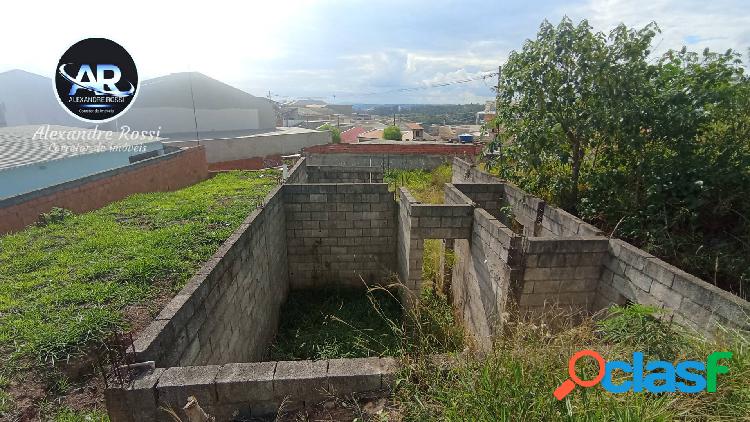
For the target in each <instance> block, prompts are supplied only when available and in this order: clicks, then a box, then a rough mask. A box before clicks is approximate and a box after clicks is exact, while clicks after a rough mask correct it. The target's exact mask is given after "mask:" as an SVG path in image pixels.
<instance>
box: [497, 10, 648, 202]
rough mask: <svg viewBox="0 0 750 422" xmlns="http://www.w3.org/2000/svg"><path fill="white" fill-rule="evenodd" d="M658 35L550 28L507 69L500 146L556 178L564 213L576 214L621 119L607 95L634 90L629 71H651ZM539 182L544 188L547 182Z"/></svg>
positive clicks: (565, 24) (584, 26)
mask: <svg viewBox="0 0 750 422" xmlns="http://www.w3.org/2000/svg"><path fill="white" fill-rule="evenodd" d="M657 31H658V28H657V27H656V25H655V24H650V25H648V26H646V27H645V28H643V29H642V30H640V31H631V30H627V28H625V26H623V25H621V26H619V27H617V28H616V29H615V30H614V31H612V33H611V34H610V36H609V37H607V36H606V35H604V34H603V33H601V32H594V31H593V30H592V28H591V26H590V25H589V24H588V22H587V21H586V20H583V21H581V22H580V23H579V24H578V25H574V24H573V22H571V20H570V19H568V18H567V17H566V18H564V19H563V20H562V21H561V22H560V24H559V25H557V26H553V25H552V24H550V23H549V22H547V21H544V22H543V23H542V25H541V27H540V29H539V33H538V34H537V38H536V39H535V40H529V41H526V43H524V46H523V49H522V50H521V51H514V52H512V53H511V54H510V56H509V58H508V60H507V62H506V63H505V65H503V66H502V68H501V71H500V81H499V86H498V88H499V90H498V104H497V110H498V111H497V123H498V124H499V125H500V126H501V127H502V128H503V131H502V133H501V137H500V141H501V142H503V143H513V144H517V145H519V146H521V148H520V149H516V150H515V153H516V156H515V159H516V160H518V161H520V162H521V163H522V164H523V165H524V166H527V167H530V168H532V169H534V170H535V171H537V172H538V171H539V170H542V169H544V168H547V169H548V170H550V171H553V172H554V173H556V177H555V178H554V183H556V186H555V187H554V189H555V190H556V191H557V192H558V194H556V195H555V196H556V198H555V199H556V200H557V202H558V203H560V204H561V205H562V206H563V207H565V208H567V209H569V210H573V211H575V210H576V209H577V207H578V201H579V190H580V186H579V183H580V174H581V166H582V165H583V163H584V158H585V155H586V153H587V151H590V150H592V149H596V148H597V147H598V146H599V144H601V143H602V142H603V139H605V136H603V135H604V134H603V133H602V132H601V130H602V129H603V128H605V127H606V126H608V125H609V124H610V123H609V122H611V121H613V120H614V121H618V119H619V117H620V116H619V115H617V114H619V111H618V110H616V108H615V107H611V104H607V103H606V98H607V97H608V94H609V93H610V92H611V91H612V90H624V89H628V88H629V87H631V86H633V84H632V83H628V84H627V85H626V86H625V87H622V86H620V80H621V79H626V77H625V76H626V75H625V73H626V72H627V71H628V70H629V69H631V68H637V67H643V66H644V65H645V58H646V56H647V55H648V50H647V48H648V45H649V44H650V41H651V39H652V38H653V37H654V35H655V34H656V32H657ZM613 112H615V114H613ZM543 172H544V171H543ZM540 176H541V177H540V180H539V181H538V182H540V183H544V179H548V176H544V175H541V174H540Z"/></svg>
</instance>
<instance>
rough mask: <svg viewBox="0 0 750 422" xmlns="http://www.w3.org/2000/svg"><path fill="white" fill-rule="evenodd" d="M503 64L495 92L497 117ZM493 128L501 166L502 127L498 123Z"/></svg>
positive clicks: (498, 72)
mask: <svg viewBox="0 0 750 422" xmlns="http://www.w3.org/2000/svg"><path fill="white" fill-rule="evenodd" d="M502 70H503V66H502V65H499V66H498V67H497V92H496V93H495V118H497V112H498V110H497V106H498V103H499V102H500V72H502ZM492 128H493V130H494V131H495V133H494V137H495V145H496V147H497V150H498V153H499V154H500V157H499V158H500V167H501V168H502V166H503V146H502V144H501V142H500V128H499V127H498V125H497V123H494V122H493V124H492Z"/></svg>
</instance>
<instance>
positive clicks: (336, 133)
mask: <svg viewBox="0 0 750 422" xmlns="http://www.w3.org/2000/svg"><path fill="white" fill-rule="evenodd" d="M318 130H327V131H329V132H331V141H332V142H333V143H334V144H340V143H341V129H339V128H337V127H336V126H333V125H332V124H330V123H326V124H324V125H323V126H321V127H319V128H318Z"/></svg>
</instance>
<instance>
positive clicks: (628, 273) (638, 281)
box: [625, 266, 654, 292]
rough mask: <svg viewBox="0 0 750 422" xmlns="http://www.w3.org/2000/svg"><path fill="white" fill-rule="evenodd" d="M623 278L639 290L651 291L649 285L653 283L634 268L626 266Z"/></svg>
mask: <svg viewBox="0 0 750 422" xmlns="http://www.w3.org/2000/svg"><path fill="white" fill-rule="evenodd" d="M625 277H627V279H628V280H630V282H631V283H633V284H635V285H636V286H638V288H639V289H641V290H643V291H645V292H649V291H651V284H652V283H653V282H654V280H652V279H651V278H650V277H648V276H647V275H646V274H644V273H643V272H642V271H640V270H638V269H636V268H635V267H630V266H628V267H627V268H626V269H625Z"/></svg>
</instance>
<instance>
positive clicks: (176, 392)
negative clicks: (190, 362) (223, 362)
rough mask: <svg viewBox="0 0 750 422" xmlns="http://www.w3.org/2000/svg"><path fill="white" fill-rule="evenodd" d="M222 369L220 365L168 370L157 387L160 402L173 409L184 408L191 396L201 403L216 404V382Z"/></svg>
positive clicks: (181, 367)
mask: <svg viewBox="0 0 750 422" xmlns="http://www.w3.org/2000/svg"><path fill="white" fill-rule="evenodd" d="M220 368H221V366H219V365H210V366H179V367H172V368H167V369H166V371H164V373H163V374H162V376H161V377H159V383H158V384H157V385H156V391H157V394H158V395H159V401H160V402H164V403H166V404H167V405H169V406H171V407H172V408H173V409H178V408H181V407H182V406H184V405H185V403H187V399H188V397H189V396H195V398H196V399H198V402H199V403H205V404H206V405H209V404H215V403H216V402H217V396H216V385H215V384H214V381H215V379H216V375H217V374H218V372H219V369H220Z"/></svg>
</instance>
